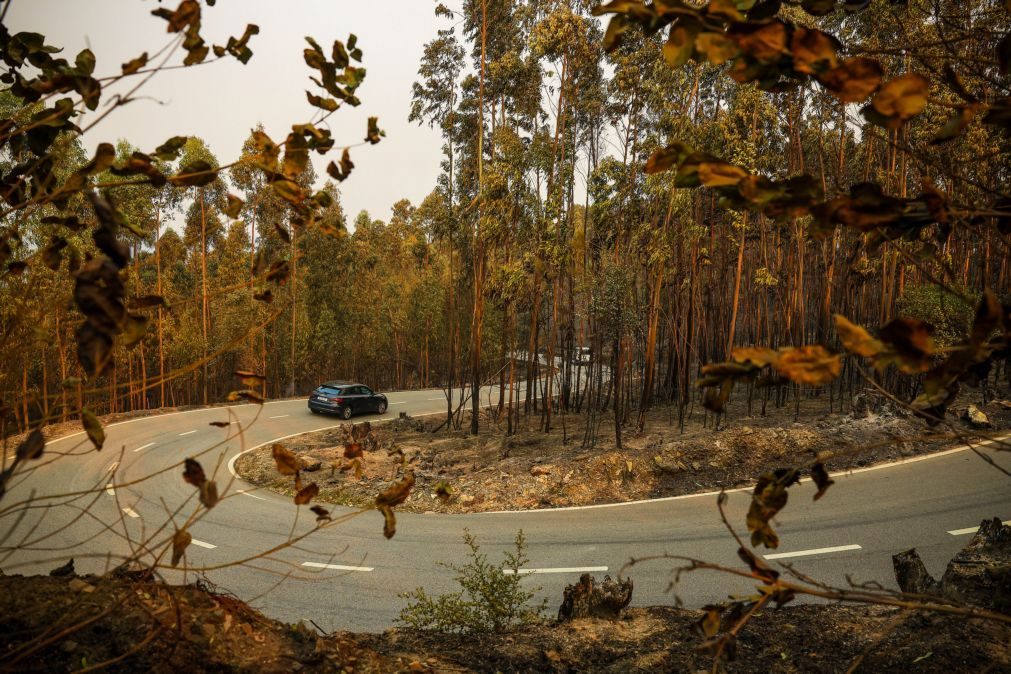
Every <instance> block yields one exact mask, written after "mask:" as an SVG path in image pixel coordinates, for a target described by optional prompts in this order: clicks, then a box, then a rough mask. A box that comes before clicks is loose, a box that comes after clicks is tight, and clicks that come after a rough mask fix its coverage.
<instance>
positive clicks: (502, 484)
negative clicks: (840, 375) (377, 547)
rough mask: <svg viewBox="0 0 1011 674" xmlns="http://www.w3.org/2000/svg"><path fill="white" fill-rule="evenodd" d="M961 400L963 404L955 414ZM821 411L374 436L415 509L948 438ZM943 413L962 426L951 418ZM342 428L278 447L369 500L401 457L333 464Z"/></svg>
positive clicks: (616, 496)
mask: <svg viewBox="0 0 1011 674" xmlns="http://www.w3.org/2000/svg"><path fill="white" fill-rule="evenodd" d="M998 393H999V394H1000V395H999V397H998V398H997V399H996V400H994V401H992V402H991V403H990V404H989V405H985V406H983V405H980V407H981V408H982V409H983V410H984V411H985V412H986V414H987V415H988V416H989V418H990V420H991V421H992V423H993V426H994V429H995V430H1000V429H1006V428H1009V427H1011V403H1008V402H1006V401H1005V400H1004V398H1007V397H1008V394H1007V392H998ZM968 404H969V401H968V400H966V401H964V402H962V403H961V405H960V406H957V407H956V409H957V411H958V412H961V410H962V409H964V408H965V407H966V406H967V405H968ZM977 404H979V403H978V401H977ZM826 407H827V404H826V401H824V400H817V399H815V400H804V401H801V405H800V414H799V416H796V417H795V414H794V408H793V406H792V405H790V406H788V407H785V408H781V409H779V410H775V409H773V408H772V407H771V406H770V407H769V410H768V412H769V413H768V415H767V416H760V415H759V414H758V411H759V407H758V405H756V406H755V407H754V409H753V410H752V411H753V415H752V416H747V407H746V405H745V404H743V403H737V404H736V405H735V406H731V412H732V414H731V415H730V416H729V417H728V419H726V420H724V422H723V424H722V426H721V429H722V430H719V431H714V429H713V428H712V422H713V418H712V417H711V416H710V417H709V419H708V423H707V424H705V425H704V424H703V423H702V418H701V415H699V414H696V416H695V417H694V418H693V419H691V420H689V422H688V423H687V424H686V426H685V432H684V433H681V432H680V430H679V428H678V426H677V424H676V423H672V419H671V411H670V410H668V409H666V408H658V409H655V410H653V411H652V412H651V413H650V414H649V415H648V418H647V424H646V426H645V431H644V432H643V433H641V434H638V435H631V434H630V433H629V434H628V435H626V437H625V442H624V447H623V449H622V450H621V451H618V450H616V449H615V447H614V443H613V438H612V437H611V436H608V435H606V434H602V435H601V436H600V437H599V439H598V442H597V445H596V447H594V448H592V449H583V448H582V446H581V439H582V432H583V429H584V426H585V417H584V416H582V415H568V416H567V419H566V421H565V425H564V428H563V425H562V423H561V419H560V417H556V421H555V426H554V429H553V430H552V431H551V432H550V433H543V432H540V431H539V430H537V428H536V424H537V421H538V418H537V417H534V418H532V419H531V421H530V424H531V426H532V428H527V427H526V426H525V424H526V422H525V421H523V420H522V418H521V422H522V423H523V424H524V425H523V426H521V428H520V430H519V431H518V432H517V433H516V434H514V435H512V436H509V437H507V436H506V434H505V427H504V424H500V427H497V426H496V425H495V422H494V420H493V419H492V418H491V415H488V419H486V420H485V423H483V427H484V428H486V429H487V430H486V431H483V432H482V433H481V434H480V435H477V436H473V435H470V434H468V433H466V432H464V431H448V432H447V431H445V430H444V429H443V430H440V431H439V432H437V433H432V432H431V431H432V429H434V428H436V427H437V426H438V425H439V424H440V423H441V421H442V420H441V419H440V418H434V417H429V418H426V419H424V420H422V419H414V420H411V421H410V422H406V423H405V422H403V421H400V420H398V421H396V422H394V423H392V424H388V425H384V426H378V427H377V429H378V430H377V433H379V434H380V435H381V436H382V442H381V443H380V444H384V445H385V446H387V447H389V446H395V447H396V448H398V449H400V450H401V451H403V452H404V455H405V456H406V457H407V460H408V462H409V464H410V465H411V466H412V468H413V469H414V472H415V475H416V479H417V482H416V486H415V490H414V492H413V493H412V494H411V496H410V498H409V499H408V500H407V502H406V503H404V504H403V505H402V506H401V508H400V509H401V510H404V511H414V512H426V511H435V512H481V511H489V510H512V509H529V508H546V507H558V506H572V505H589V504H595V503H605V502H620V501H630V500H637V499H645V498H656V497H663V496H677V495H681V494H689V493H693V492H699V491H704V490H715V489H721V488H733V487H739V486H743V485H749V484H752V483H753V481H754V479H755V478H756V476H758V475H760V474H761V473H762V472H765V471H768V470H771V469H775V468H781V467H783V466H784V465H791V464H795V463H799V462H803V461H807V460H809V459H810V458H811V457H812V456H813V455H814V454H815V453H817V452H821V451H838V450H843V449H846V448H847V447H870V448H869V449H865V450H864V451H861V452H860V453H858V454H855V455H853V456H852V457H851V458H843V459H835V460H832V461H829V462H828V463H827V467H828V468H829V470H846V469H849V468H856V467H862V466H867V465H871V464H874V463H881V462H886V461H894V460H897V459H902V458H906V457H910V456H914V455H918V454H925V453H929V452H934V451H939V450H942V449H946V448H948V447H950V446H952V445H953V444H954V443H955V441H954V440H953V439H951V438H946V439H927V438H925V436H926V435H929V434H932V433H937V432H944V429H943V428H941V429H934V430H932V429H928V428H926V427H925V426H924V425H923V424H922V422H920V421H918V420H917V419H915V418H914V417H912V416H911V415H909V414H907V413H904V412H903V411H902V410H900V409H898V408H897V407H896V406H895V405H892V404H882V405H877V406H876V405H872V409H871V410H869V411H868V410H862V411H861V413H860V414H858V415H853V414H843V413H835V414H826V413H825V410H826ZM954 411H955V410H953V412H954ZM604 418H606V415H604ZM949 418H950V419H951V421H952V422H953V423H954V424H955V425H956V426H960V427H962V428H965V426H964V425H963V423H962V422H961V421H959V420H958V419H957V417H956V416H955V414H954V413H953V414H951V415H949ZM673 421H674V422H676V420H673ZM464 426H465V427H466V424H464ZM605 426H606V421H605ZM345 435H346V432H345V431H343V430H341V429H338V430H332V431H320V432H318V433H311V434H305V435H302V436H299V437H297V438H293V439H291V440H289V441H287V444H288V446H289V447H290V448H291V449H292V450H293V451H295V452H296V453H299V454H302V455H304V456H307V457H311V458H312V459H313V460H314V461H317V462H318V463H319V465H320V472H319V473H318V474H316V475H317V477H315V478H314V479H316V480H317V482H318V483H319V485H320V488H321V489H320V495H319V499H320V500H321V501H324V502H327V503H336V504H341V505H347V506H355V507H368V506H370V505H371V504H372V502H373V499H374V498H375V494H376V493H377V491H378V490H380V489H381V488H382V487H383V486H385V485H386V484H388V483H389V482H390V480H392V479H394V478H395V477H396V475H397V471H398V469H399V467H400V465H401V459H400V455H399V454H397V453H394V454H390V453H389V452H387V451H384V450H379V451H366V452H365V453H364V456H362V457H361V459H360V467H361V473H360V475H356V474H355V471H353V470H341V469H340V468H342V467H343V468H347V465H346V462H345V461H344V460H343V458H342V457H343V451H344V446H343V439H344V437H345ZM237 469H238V471H239V474H240V475H241V476H242V477H243V478H244V479H246V480H248V481H250V482H252V483H253V484H256V485H259V486H262V487H266V488H269V489H274V490H276V491H279V492H281V493H286V494H288V495H291V485H290V480H286V479H284V478H283V476H281V475H279V474H278V473H277V472H276V470H275V469H274V465H273V460H272V459H271V458H270V452H269V449H266V450H260V451H258V452H252V453H250V454H246V455H244V456H243V457H242V458H241V459H240V460H239V461H238V463H237ZM440 483H446V484H448V485H449V486H450V488H451V490H452V493H451V494H450V497H449V498H448V499H443V498H438V495H437V487H438V485H439V484H440Z"/></svg>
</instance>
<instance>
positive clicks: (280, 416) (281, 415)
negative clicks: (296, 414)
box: [267, 414, 291, 419]
mask: <svg viewBox="0 0 1011 674" xmlns="http://www.w3.org/2000/svg"><path fill="white" fill-rule="evenodd" d="M287 416H291V415H288V414H278V415H277V416H273V417H267V418H268V419H283V418H285V417H287Z"/></svg>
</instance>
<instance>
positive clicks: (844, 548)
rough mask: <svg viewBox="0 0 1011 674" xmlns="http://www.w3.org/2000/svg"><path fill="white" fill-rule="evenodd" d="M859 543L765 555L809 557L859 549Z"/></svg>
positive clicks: (773, 556) (776, 557)
mask: <svg viewBox="0 0 1011 674" xmlns="http://www.w3.org/2000/svg"><path fill="white" fill-rule="evenodd" d="M859 549H860V546H859V545H856V544H854V545H837V546H835V547H831V548H815V549H814V550H797V551H796V552H777V553H775V554H772V555H763V556H764V557H765V558H766V559H786V558H788V557H807V556H808V555H824V554H828V553H830V552H845V551H847V550H859Z"/></svg>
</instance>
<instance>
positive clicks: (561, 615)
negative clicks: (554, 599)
mask: <svg viewBox="0 0 1011 674" xmlns="http://www.w3.org/2000/svg"><path fill="white" fill-rule="evenodd" d="M631 601H632V579H631V578H626V579H625V580H623V581H620V582H618V581H614V580H611V577H610V576H604V581H603V582H602V583H601V584H600V585H597V584H596V582H594V579H593V576H591V575H590V574H588V573H584V574H583V575H582V576H580V577H579V582H578V583H576V584H575V585H567V586H566V587H565V591H564V593H563V595H562V605H561V606H560V607H558V620H559V621H560V622H565V621H567V620H572V619H574V618H610V619H614V618H617V617H619V616H620V615H621V612H622V610H623V609H624V608H625V607H626V606H628V604H629V602H631Z"/></svg>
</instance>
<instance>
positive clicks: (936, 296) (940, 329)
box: [895, 284, 979, 347]
mask: <svg viewBox="0 0 1011 674" xmlns="http://www.w3.org/2000/svg"><path fill="white" fill-rule="evenodd" d="M978 300H979V297H978V295H977V296H976V297H974V298H973V304H971V305H970V304H966V302H965V300H964V299H962V298H961V297H959V296H958V295H956V294H955V293H954V292H952V291H951V290H949V289H947V288H945V287H943V286H939V285H934V284H923V285H914V286H907V287H906V289H905V292H903V293H902V296H901V297H899V299H898V300H897V301H896V303H895V305H896V310H897V312H898V314H899V315H900V316H908V317H909V318H916V319H919V320H921V321H923V322H925V323H929V324H930V325H931V326H933V328H934V332H933V335H932V336H933V338H934V342H936V343H937V345H938V346H942V347H945V346H952V345H953V344H957V343H958V342H960V341H962V340H963V339H965V335H966V333H968V332H969V327H970V326H971V325H972V318H973V315H974V313H975V304H976V302H978Z"/></svg>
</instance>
